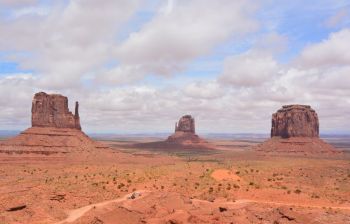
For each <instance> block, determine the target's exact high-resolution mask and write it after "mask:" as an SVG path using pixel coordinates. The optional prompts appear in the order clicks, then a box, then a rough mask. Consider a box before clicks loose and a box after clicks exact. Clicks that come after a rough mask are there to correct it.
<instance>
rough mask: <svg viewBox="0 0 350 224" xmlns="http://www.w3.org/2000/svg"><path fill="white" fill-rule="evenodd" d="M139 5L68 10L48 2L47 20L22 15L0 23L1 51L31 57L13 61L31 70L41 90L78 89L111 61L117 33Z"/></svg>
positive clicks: (77, 1)
mask: <svg viewBox="0 0 350 224" xmlns="http://www.w3.org/2000/svg"><path fill="white" fill-rule="evenodd" d="M138 2H139V1H138V0H118V1H114V0H107V1H94V0H88V1H82V0H74V1H69V3H68V5H62V4H61V3H52V5H50V7H51V8H50V14H48V15H47V16H38V15H32V14H30V15H31V16H30V15H28V13H25V16H24V15H22V14H21V13H20V14H19V15H18V16H19V17H18V18H16V19H14V20H3V21H0V35H1V36H2V38H1V39H0V50H3V51H19V52H25V53H27V52H29V56H28V57H18V58H16V59H17V61H18V62H19V63H20V64H21V66H22V67H24V68H27V69H32V70H35V71H36V73H37V74H38V75H40V76H41V77H42V79H40V82H41V84H42V86H44V87H51V88H67V87H70V86H71V87H73V86H75V85H79V82H80V79H81V77H82V76H83V75H86V74H87V73H89V72H91V71H95V70H96V69H99V68H101V66H103V65H104V64H105V63H106V62H107V61H108V60H110V58H111V55H112V53H113V48H114V47H115V44H116V42H117V41H116V34H117V33H118V31H119V30H120V29H121V27H122V26H123V25H124V23H125V22H126V21H128V19H129V18H130V17H131V16H132V15H133V13H134V12H135V10H136V9H137V7H138ZM20 10H28V8H24V9H20Z"/></svg>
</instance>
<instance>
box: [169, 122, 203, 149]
mask: <svg viewBox="0 0 350 224" xmlns="http://www.w3.org/2000/svg"><path fill="white" fill-rule="evenodd" d="M195 130H196V129H195V122H194V118H193V117H192V116H191V115H185V116H182V117H181V118H180V120H179V122H177V123H175V133H174V134H172V135H170V136H169V137H168V139H167V142H171V143H179V144H186V143H187V144H193V143H200V142H203V140H202V139H201V138H199V137H198V135H196V132H195Z"/></svg>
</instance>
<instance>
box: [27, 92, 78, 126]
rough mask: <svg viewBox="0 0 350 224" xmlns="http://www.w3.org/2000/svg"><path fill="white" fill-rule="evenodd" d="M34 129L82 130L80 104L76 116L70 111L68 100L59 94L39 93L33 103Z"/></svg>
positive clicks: (76, 109)
mask: <svg viewBox="0 0 350 224" xmlns="http://www.w3.org/2000/svg"><path fill="white" fill-rule="evenodd" d="M32 127H55V128H72V129H78V130H81V126H80V118H79V104H78V102H76V104H75V114H74V115H73V113H72V112H70V111H69V109H68V98H67V97H65V96H62V95H59V94H46V93H44V92H39V93H36V94H35V95H34V98H33V102H32Z"/></svg>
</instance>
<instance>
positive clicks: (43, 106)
mask: <svg viewBox="0 0 350 224" xmlns="http://www.w3.org/2000/svg"><path fill="white" fill-rule="evenodd" d="M96 148H105V147H104V146H103V145H101V144H99V143H96V142H95V141H93V140H92V139H90V138H89V137H88V136H87V135H86V134H85V133H84V132H82V131H81V126H80V117H79V103H78V102H76V103H75V114H73V113H72V112H70V111H69V109H68V98H67V97H65V96H62V95H59V94H46V93H44V92H39V93H36V94H35V95H34V98H33V101H32V127H31V128H28V129H27V130H25V131H23V132H21V133H20V134H19V135H18V136H16V137H14V138H10V139H8V140H6V141H2V142H1V143H0V152H1V153H8V154H43V155H51V154H57V153H64V154H65V153H69V152H79V151H80V152H81V151H84V152H88V151H91V150H93V149H96Z"/></svg>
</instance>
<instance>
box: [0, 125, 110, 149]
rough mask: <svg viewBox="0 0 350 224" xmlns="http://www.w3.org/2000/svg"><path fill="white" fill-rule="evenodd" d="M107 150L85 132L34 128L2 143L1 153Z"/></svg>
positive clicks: (0, 143)
mask: <svg viewBox="0 0 350 224" xmlns="http://www.w3.org/2000/svg"><path fill="white" fill-rule="evenodd" d="M96 148H105V146H103V145H102V144H100V143H97V142H95V141H93V140H92V139H90V138H89V137H88V136H87V135H86V134H85V133H84V132H82V131H80V130H76V129H71V128H47V127H32V128H28V129H27V130H25V131H23V132H21V133H20V134H19V135H18V136H16V137H13V138H10V139H8V140H6V141H1V142H0V153H7V154H29V153H35V154H43V155H51V154H57V153H70V152H79V151H84V152H88V151H91V150H94V149H96Z"/></svg>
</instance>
